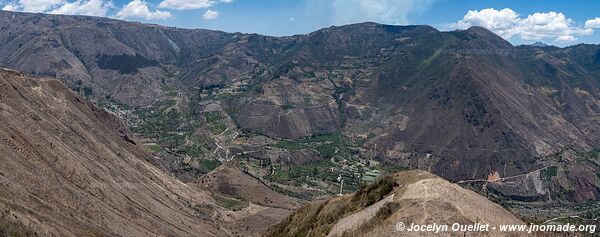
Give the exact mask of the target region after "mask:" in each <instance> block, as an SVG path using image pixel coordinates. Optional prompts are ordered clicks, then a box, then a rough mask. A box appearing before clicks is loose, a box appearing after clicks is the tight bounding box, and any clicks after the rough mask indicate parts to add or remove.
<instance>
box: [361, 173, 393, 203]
mask: <svg viewBox="0 0 600 237" xmlns="http://www.w3.org/2000/svg"><path fill="white" fill-rule="evenodd" d="M394 186H396V181H395V180H394V178H393V177H391V176H385V177H383V178H381V179H379V180H378V181H377V182H375V183H373V184H370V185H367V186H366V187H364V188H361V189H360V191H358V192H357V193H356V194H355V195H354V197H352V201H353V202H357V203H360V204H361V205H363V206H369V205H371V204H373V203H376V202H378V201H379V200H381V199H383V198H384V197H385V196H386V195H388V194H389V193H390V192H391V191H392V190H393V189H394Z"/></svg>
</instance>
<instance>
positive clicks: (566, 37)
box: [555, 35, 577, 43]
mask: <svg viewBox="0 0 600 237" xmlns="http://www.w3.org/2000/svg"><path fill="white" fill-rule="evenodd" d="M555 41H557V42H563V43H569V42H575V41H577V37H575V36H572V35H561V36H559V37H557V38H556V39H555Z"/></svg>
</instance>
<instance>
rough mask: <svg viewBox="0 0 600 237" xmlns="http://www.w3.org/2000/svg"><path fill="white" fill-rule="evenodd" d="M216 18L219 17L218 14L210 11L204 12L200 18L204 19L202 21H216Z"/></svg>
mask: <svg viewBox="0 0 600 237" xmlns="http://www.w3.org/2000/svg"><path fill="white" fill-rule="evenodd" d="M217 17H219V12H218V11H213V10H210V9H208V10H206V12H204V14H202V18H204V20H213V19H217Z"/></svg>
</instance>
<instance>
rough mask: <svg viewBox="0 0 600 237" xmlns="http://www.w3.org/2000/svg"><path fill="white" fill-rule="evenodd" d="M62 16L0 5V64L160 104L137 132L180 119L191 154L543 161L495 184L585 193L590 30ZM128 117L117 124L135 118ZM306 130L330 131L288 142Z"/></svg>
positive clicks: (513, 166)
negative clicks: (235, 27)
mask: <svg viewBox="0 0 600 237" xmlns="http://www.w3.org/2000/svg"><path fill="white" fill-rule="evenodd" d="M13 15H14V16H15V17H14V18H13V17H12V16H13ZM73 19H74V18H73ZM73 19H72V17H71V18H70V17H69V16H46V15H37V14H33V15H32V14H20V13H7V12H2V13H1V14H0V27H2V29H4V30H3V33H2V34H0V43H1V45H2V47H0V52H2V54H1V55H3V57H0V65H1V66H3V67H10V68H15V69H19V70H22V71H24V72H25V73H26V74H28V75H37V76H56V77H57V78H59V79H61V80H62V81H64V82H65V83H66V84H67V85H68V86H69V87H70V88H72V89H74V90H75V91H77V92H79V93H80V94H82V95H84V96H86V97H88V98H90V99H92V100H96V101H98V102H102V101H105V102H106V101H108V102H110V103H112V104H113V105H115V106H116V105H122V104H124V105H125V106H124V107H129V109H130V110H133V109H131V108H134V109H135V108H149V107H150V108H155V107H156V108H158V107H160V108H161V111H152V112H161V113H163V114H169V113H168V112H170V111H175V112H177V113H176V114H172V113H171V114H170V115H169V116H173V117H177V116H178V117H177V119H175V120H176V121H174V124H175V125H173V126H172V127H171V128H169V130H168V131H167V132H165V133H166V134H159V135H162V136H156V134H150V135H151V136H156V137H158V138H160V137H167V136H174V135H173V134H169V132H173V131H171V130H174V131H175V132H176V133H182V134H184V135H185V136H187V137H188V138H192V140H193V141H192V142H195V144H200V146H201V147H202V148H203V149H204V150H206V151H208V152H204V154H203V156H209V157H215V159H220V160H222V161H227V160H228V159H230V157H231V155H232V154H242V155H243V154H247V152H255V151H256V152H255V153H252V155H253V157H252V158H254V159H256V162H257V163H259V164H263V163H264V162H268V164H271V165H273V164H275V165H274V166H277V167H286V166H287V164H288V163H293V164H305V163H308V162H313V161H323V160H328V159H331V158H332V157H333V158H334V161H335V162H338V161H342V160H346V161H352V162H357V163H358V162H360V161H361V160H375V161H377V162H386V163H391V164H396V165H401V166H404V167H408V168H419V169H424V170H429V171H432V172H433V173H435V174H438V175H441V176H442V177H444V178H447V179H449V180H452V181H456V182H458V181H466V180H483V179H486V178H487V177H488V176H489V175H492V176H494V175H495V174H498V175H499V176H501V177H515V176H518V177H521V176H519V175H524V174H528V173H530V172H534V171H536V170H538V169H539V168H541V167H549V166H548V165H549V164H552V165H554V166H555V167H557V170H558V171H557V173H558V174H557V175H556V176H552V177H549V178H548V179H549V181H548V182H547V183H545V184H544V185H546V186H545V189H535V190H532V189H529V188H527V186H528V184H530V183H532V182H533V183H540V182H542V181H543V180H541V178H536V179H534V180H528V179H523V180H519V182H522V183H523V186H522V187H518V188H516V190H509V191H507V190H505V188H498V190H501V191H500V193H501V194H502V193H504V194H506V195H505V196H506V197H515V196H516V197H520V198H522V199H526V200H536V201H542V202H544V201H548V200H556V199H562V200H566V201H569V202H585V201H589V200H596V199H598V198H599V197H600V193H599V191H598V187H600V180H599V179H598V177H597V176H596V175H595V174H596V173H598V170H600V168H599V165H598V164H599V163H598V162H599V161H598V157H597V155H596V153H594V151H595V150H596V149H598V148H599V147H600V144H598V142H597V141H598V140H600V139H598V138H599V137H600V130H599V129H597V127H598V125H599V124H600V120H599V118H598V114H600V102H599V101H600V100H599V99H600V96H599V95H600V93H599V91H598V88H600V84H599V82H598V80H596V78H597V76H598V75H599V74H598V73H599V71H598V65H600V64H599V62H600V60H598V58H600V57H598V55H600V54H599V53H598V52H600V51H598V46H597V45H579V46H572V47H566V48H553V47H544V48H535V47H528V46H517V47H515V46H513V45H512V44H510V43H509V42H507V41H506V40H504V39H502V38H501V37H499V36H497V35H495V34H493V33H492V32H491V31H489V30H486V29H484V28H481V27H472V28H469V29H467V30H459V31H449V32H441V31H438V30H436V29H434V28H432V27H429V26H388V25H380V24H375V23H363V24H355V25H350V26H340V27H332V28H325V29H322V30H318V31H315V32H313V33H310V34H307V35H296V36H287V37H269V36H260V35H254V34H237V33H224V32H218V31H204V30H178V29H174V28H169V27H160V26H154V25H143V24H137V23H136V24H134V23H127V22H122V21H116V20H110V19H100V18H98V19H97V18H92V19H91V20H82V21H77V22H75V21H74V20H73ZM34 23H35V24H34ZM74 26H77V27H74ZM75 29H76V30H75ZM95 36H97V37H95ZM20 44H21V45H20ZM32 55H41V57H32ZM122 62H128V63H127V64H123V63H122ZM113 102H114V103H113ZM172 104H174V105H172ZM164 105H169V106H164ZM146 114H148V113H146ZM149 114H153V113H149ZM133 117H134V118H135V117H136V116H133ZM139 117H140V116H138V118H139ZM139 119H140V120H142V121H141V122H138V123H136V124H133V125H132V128H138V131H140V133H143V132H146V133H148V134H149V132H147V131H148V130H153V129H150V128H147V129H146V130H144V129H140V127H142V128H144V127H143V126H144V124H148V123H147V122H148V121H145V120H143V119H144V118H139ZM154 130H156V129H154ZM213 131H214V132H213ZM148 134H145V135H147V136H149V137H151V136H150V135H148ZM207 134H208V135H207ZM141 135H144V134H141ZM239 135H242V136H241V137H240V136H239ZM182 136H183V135H182ZM319 136H325V137H327V136H329V137H330V138H331V137H332V136H339V137H341V138H343V139H337V138H336V139H334V140H332V141H326V142H320V141H316V142H313V143H311V144H309V145H306V144H307V143H305V142H303V141H304V140H310V139H311V138H313V137H319ZM142 137H143V136H142ZM146 138H148V137H146ZM246 138H247V139H246ZM254 138H256V140H253V139H254ZM334 138H335V137H334ZM194 139H195V140H194ZM261 139H262V140H261ZM158 140H160V139H158ZM344 141H351V142H344ZM357 141H360V142H357ZM153 142H155V141H153ZM158 142H159V143H161V142H162V144H161V145H163V146H165V147H169V148H172V147H173V148H175V149H179V148H181V147H184V146H186V145H189V144H187V141H186V140H185V139H180V140H177V142H179V143H177V142H175V145H173V142H172V141H158ZM287 143H292V144H291V145H288V144H287ZM348 143H352V144H348ZM284 145H288V146H284ZM332 146H335V147H332ZM282 147H283V148H282ZM197 157H200V156H197ZM201 158H202V157H200V158H199V159H201ZM292 160H293V161H292ZM161 162H167V161H165V159H163V160H162V161H161ZM363 163H364V162H363ZM336 164H338V163H336ZM182 169H183V168H182ZM263 169H264V168H263ZM269 169H271V168H269ZM273 169H274V168H273ZM281 169H283V168H281ZM270 171H272V170H270ZM279 171H282V170H279ZM282 172H283V171H282ZM290 172H291V171H290ZM257 173H260V174H263V173H268V172H262V171H261V172H258V171H257ZM363 173H364V172H363ZM575 173H581V174H585V175H583V176H580V175H575ZM351 174H352V172H348V173H347V176H349V177H353V176H352V175H351ZM288 176H289V175H288ZM265 177H270V176H268V175H267V176H265ZM352 179H353V180H354V181H355V183H358V182H359V181H357V178H352ZM334 182H335V181H333V182H332V181H330V183H329V184H328V185H329V186H333V185H334ZM542 183H543V182H542ZM494 187H495V186H494ZM572 192H574V193H575V194H572ZM565 193H567V194H568V195H567V194H565Z"/></svg>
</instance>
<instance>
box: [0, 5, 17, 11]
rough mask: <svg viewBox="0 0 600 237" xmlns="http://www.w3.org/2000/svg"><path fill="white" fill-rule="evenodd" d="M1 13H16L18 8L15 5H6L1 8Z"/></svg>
mask: <svg viewBox="0 0 600 237" xmlns="http://www.w3.org/2000/svg"><path fill="white" fill-rule="evenodd" d="M2 10H3V11H12V12H14V11H17V10H19V7H18V6H17V5H14V4H6V5H5V6H4V7H2Z"/></svg>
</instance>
